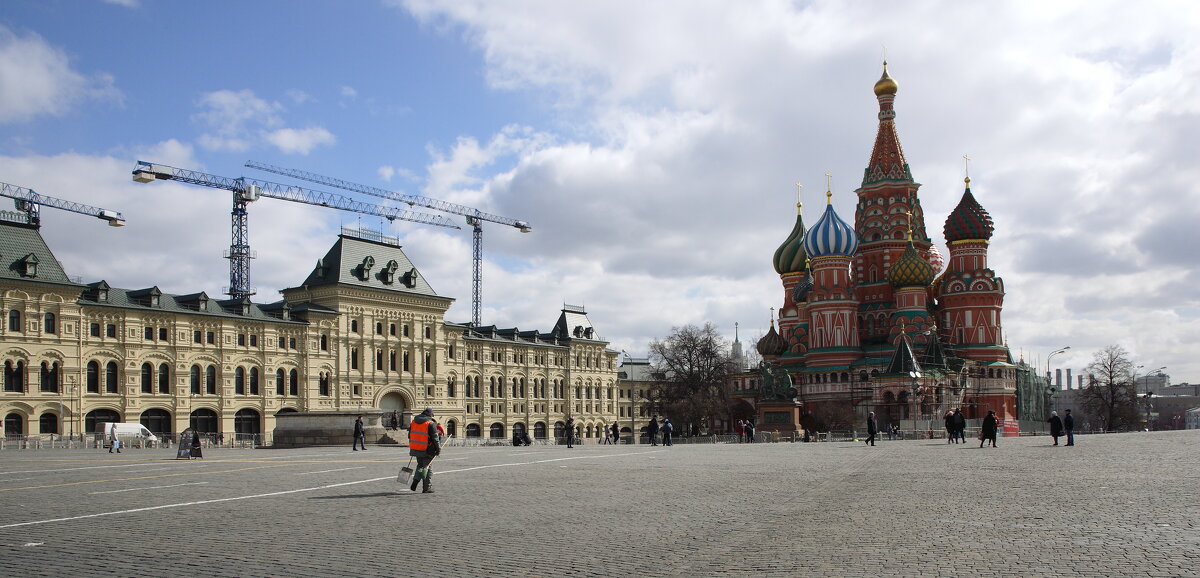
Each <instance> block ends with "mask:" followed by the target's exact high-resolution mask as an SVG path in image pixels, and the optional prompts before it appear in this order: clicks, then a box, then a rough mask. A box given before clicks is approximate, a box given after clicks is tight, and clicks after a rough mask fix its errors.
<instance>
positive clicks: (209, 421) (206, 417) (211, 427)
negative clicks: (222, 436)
mask: <svg viewBox="0 0 1200 578" xmlns="http://www.w3.org/2000/svg"><path fill="white" fill-rule="evenodd" d="M188 425H189V426H191V428H192V429H193V430H195V431H197V432H199V433H202V434H215V433H217V432H218V431H220V430H219V425H220V420H219V419H217V412H215V411H213V410H211V409H207V408H201V409H198V410H196V411H193V412H192V415H191V416H189V417H188Z"/></svg>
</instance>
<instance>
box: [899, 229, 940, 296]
mask: <svg viewBox="0 0 1200 578" xmlns="http://www.w3.org/2000/svg"><path fill="white" fill-rule="evenodd" d="M936 274H937V271H934V270H933V265H930V264H929V261H926V260H925V259H923V258H922V257H921V254H920V253H918V252H917V248H916V247H914V246H913V244H912V241H911V240H910V241H909V243H908V248H907V249H905V250H904V254H902V255H900V258H899V259H897V260H896V262H895V263H893V264H892V266H891V268H890V269H888V272H887V280H888V283H891V284H892V287H912V286H919V287H928V286H929V284H930V283H933V277H934V275H936Z"/></svg>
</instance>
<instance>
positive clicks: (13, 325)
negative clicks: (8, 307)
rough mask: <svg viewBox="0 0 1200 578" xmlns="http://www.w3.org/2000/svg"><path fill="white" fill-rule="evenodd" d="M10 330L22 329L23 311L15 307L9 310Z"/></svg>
mask: <svg viewBox="0 0 1200 578" xmlns="http://www.w3.org/2000/svg"><path fill="white" fill-rule="evenodd" d="M8 330H9V331H20V330H21V312H20V311H17V310H16V309H13V310H12V311H9V312H8Z"/></svg>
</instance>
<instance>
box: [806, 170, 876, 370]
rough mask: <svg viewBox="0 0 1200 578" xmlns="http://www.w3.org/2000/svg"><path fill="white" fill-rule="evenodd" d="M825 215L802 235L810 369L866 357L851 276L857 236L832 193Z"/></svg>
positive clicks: (846, 365)
mask: <svg viewBox="0 0 1200 578" xmlns="http://www.w3.org/2000/svg"><path fill="white" fill-rule="evenodd" d="M825 197H826V206H825V213H824V214H822V215H821V218H820V219H819V220H817V222H816V224H814V225H813V227H812V229H809V231H808V234H806V235H805V236H804V250H805V251H806V252H807V253H808V258H809V262H810V263H811V267H812V280H813V286H812V289H811V290H810V291H809V293H808V299H809V302H808V319H809V328H808V333H809V334H808V353H807V355H805V357H804V363H805V365H806V366H808V367H810V368H817V367H838V368H846V367H848V366H849V365H850V364H851V363H853V362H854V361H857V360H859V359H861V358H862V349H861V348H860V347H859V336H858V300H857V299H856V298H855V297H854V283H853V280H852V279H851V277H850V261H851V259H853V255H854V252H855V250H857V249H858V235H857V234H855V232H854V229H853V228H852V227H850V225H848V224H846V222H845V221H843V220H842V219H841V218H840V217H838V216H837V213H836V212H834V210H833V193H832V192H830V191H826V192H825Z"/></svg>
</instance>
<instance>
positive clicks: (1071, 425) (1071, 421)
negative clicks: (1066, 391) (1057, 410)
mask: <svg viewBox="0 0 1200 578" xmlns="http://www.w3.org/2000/svg"><path fill="white" fill-rule="evenodd" d="M1063 430H1065V431H1066V432H1067V445H1069V446H1073V445H1075V418H1074V417H1073V416H1072V415H1071V410H1069V409H1068V410H1067V415H1065V416H1063Z"/></svg>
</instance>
